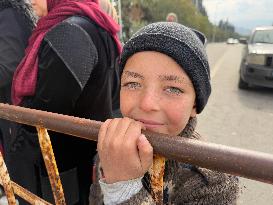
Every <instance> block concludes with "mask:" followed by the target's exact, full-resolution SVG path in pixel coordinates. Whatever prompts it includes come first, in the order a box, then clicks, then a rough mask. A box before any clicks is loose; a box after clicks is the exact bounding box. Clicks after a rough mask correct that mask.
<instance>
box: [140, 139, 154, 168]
mask: <svg viewBox="0 0 273 205" xmlns="http://www.w3.org/2000/svg"><path fill="white" fill-rule="evenodd" d="M137 147H138V151H139V158H140V162H141V166H142V170H143V171H145V172H146V171H148V169H149V168H150V167H151V166H152V163H153V147H152V145H151V144H150V142H149V141H148V140H147V138H146V137H145V135H143V134H141V135H140V136H139V138H138V140H137Z"/></svg>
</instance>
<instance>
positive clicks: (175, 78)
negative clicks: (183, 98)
mask: <svg viewBox="0 0 273 205" xmlns="http://www.w3.org/2000/svg"><path fill="white" fill-rule="evenodd" d="M159 79H160V80H162V81H175V82H177V83H183V81H182V80H181V79H180V78H179V77H178V76H176V75H160V76H159Z"/></svg>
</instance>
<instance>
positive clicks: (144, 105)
mask: <svg viewBox="0 0 273 205" xmlns="http://www.w3.org/2000/svg"><path fill="white" fill-rule="evenodd" d="M159 103H160V97H159V95H158V93H156V92H155V91H144V92H143V93H142V95H141V99H140V102H139V106H140V109H142V110H143V111H145V112H150V111H158V110H159V108H160V106H159Z"/></svg>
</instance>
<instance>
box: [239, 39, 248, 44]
mask: <svg viewBox="0 0 273 205" xmlns="http://www.w3.org/2000/svg"><path fill="white" fill-rule="evenodd" d="M239 42H240V43H241V44H247V39H246V38H240V39H239Z"/></svg>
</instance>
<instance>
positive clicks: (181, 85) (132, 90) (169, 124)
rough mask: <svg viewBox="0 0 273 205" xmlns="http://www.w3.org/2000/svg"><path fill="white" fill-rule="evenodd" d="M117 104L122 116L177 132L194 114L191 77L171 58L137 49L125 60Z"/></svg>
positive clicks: (172, 132) (170, 133)
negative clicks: (137, 50)
mask: <svg viewBox="0 0 273 205" xmlns="http://www.w3.org/2000/svg"><path fill="white" fill-rule="evenodd" d="M120 104H121V112H122V114H123V116H124V117H129V118H132V119H135V120H137V121H141V122H142V123H144V125H145V127H146V129H147V130H150V131H154V132H159V133H164V134H169V135H178V134H179V133H180V132H181V131H182V130H183V129H184V128H185V126H186V124H187V123H188V120H189V118H190V117H194V116H196V109H195V91H194V87H193V84H192V82H191V80H190V79H189V77H188V76H187V74H186V73H185V71H184V70H183V69H182V68H181V67H180V66H179V65H178V64H177V63H176V62H175V61H174V60H173V59H172V58H170V57H169V56H167V55H164V54H162V53H159V52H154V51H144V52H139V53H136V54H134V55H133V56H131V57H130V58H129V59H128V60H127V62H126V65H125V67H124V71H123V74H122V77H121V91H120Z"/></svg>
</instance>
